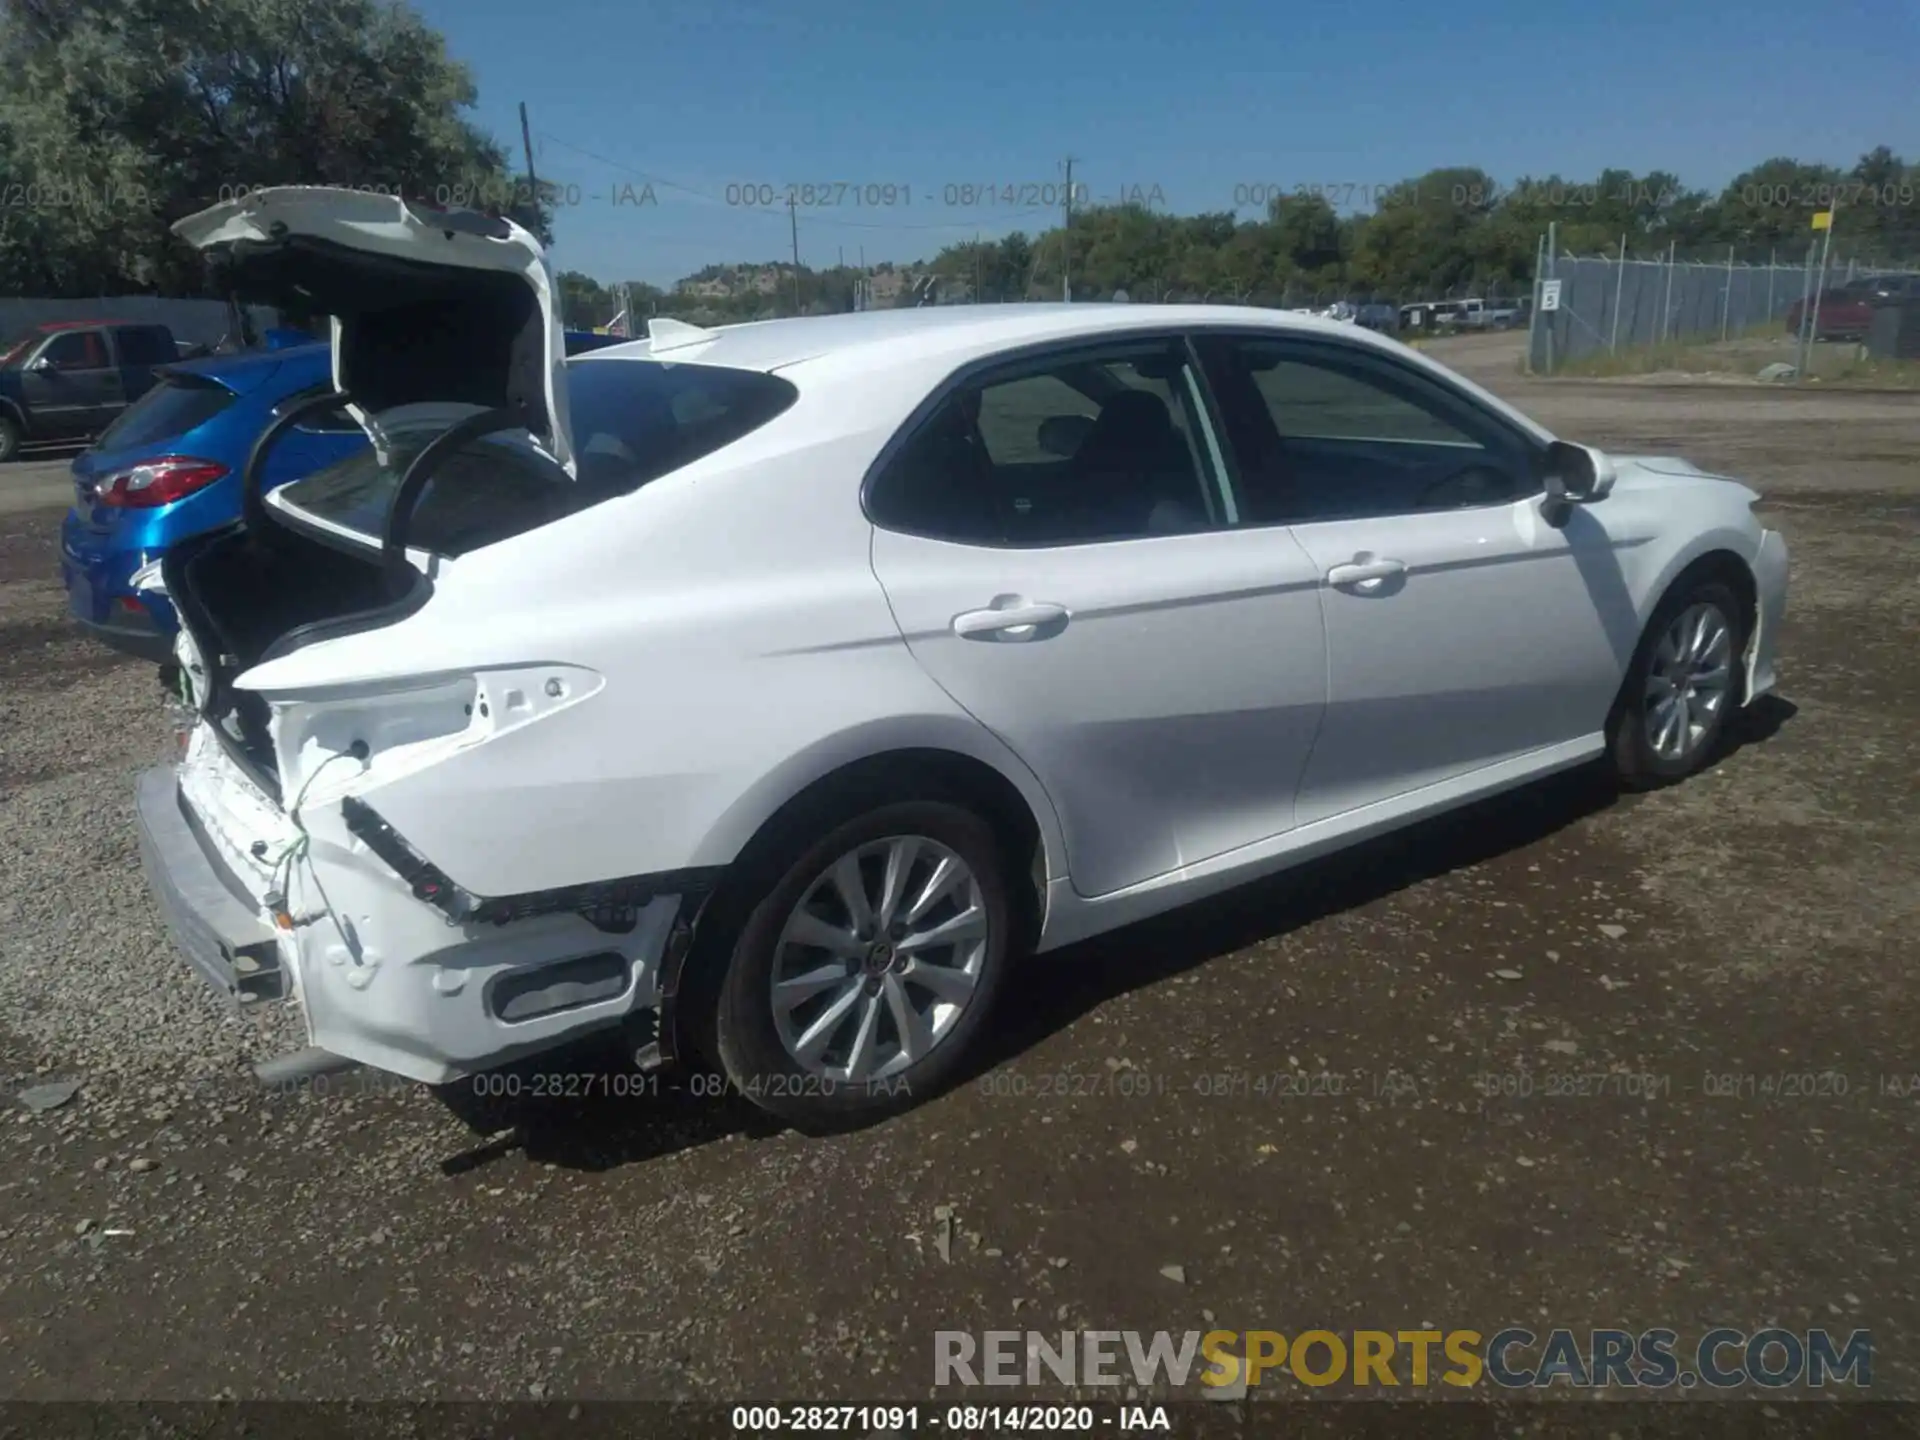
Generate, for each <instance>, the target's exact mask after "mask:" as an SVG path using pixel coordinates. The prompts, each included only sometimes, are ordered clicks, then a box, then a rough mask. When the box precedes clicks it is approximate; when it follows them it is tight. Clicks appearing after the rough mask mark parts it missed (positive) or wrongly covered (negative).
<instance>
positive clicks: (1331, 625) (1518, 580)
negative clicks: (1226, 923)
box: [1203, 336, 1635, 824]
mask: <svg viewBox="0 0 1920 1440" xmlns="http://www.w3.org/2000/svg"><path fill="white" fill-rule="evenodd" d="M1203 350H1204V353H1205V355H1206V357H1207V366H1208V374H1209V376H1210V378H1212V380H1213V381H1214V384H1215V386H1216V387H1217V391H1218V393H1219V395H1220V397H1221V407H1222V410H1223V412H1224V413H1225V416H1226V420H1227V427H1228V431H1229V433H1230V435H1231V437H1232V441H1233V448H1234V453H1235V456H1236V460H1237V464H1236V475H1237V477H1238V479H1239V482H1240V497H1239V504H1240V509H1241V511H1242V512H1243V514H1244V515H1245V516H1246V519H1247V521H1248V523H1251V524H1253V525H1256V526H1267V525H1270V526H1285V527H1288V528H1289V529H1290V533H1291V535H1292V536H1293V537H1294V538H1295V539H1296V540H1297V541H1298V543H1299V544H1300V545H1301V547H1302V548H1303V549H1304V550H1305V551H1306V552H1307V554H1308V555H1309V556H1311V557H1312V564H1313V569H1314V573H1315V575H1316V577H1317V578H1318V579H1319V581H1320V583H1321V585H1322V586H1323V587H1324V589H1323V592H1322V593H1323V597H1324V601H1325V615H1326V629H1327V649H1328V676H1329V691H1328V698H1327V716H1326V724H1325V725H1324V726H1323V727H1322V729H1321V732H1320V738H1319V740H1318V742H1317V743H1316V744H1315V746H1314V749H1313V753H1312V757H1311V759H1310V760H1309V761H1308V764H1307V768H1306V773H1305V777H1304V779H1303V781H1302V783H1301V788H1300V796H1299V802H1298V809H1297V818H1298V820H1299V823H1301V824H1308V823H1311V822H1312V821H1315V820H1322V819H1327V818H1329V817H1331V816H1335V815H1339V814H1343V813H1346V812H1348V811H1352V810H1357V809H1360V808H1362V807H1364V806H1366V805H1370V804H1374V803H1377V802H1379V801H1383V800H1391V799H1394V798H1396V797H1398V796H1401V795H1404V794H1407V793H1409V792H1411V791H1414V790H1418V789H1420V788H1421V787H1423V786H1427V785H1433V784H1438V783H1442V782H1445V781H1447V780H1451V779H1454V778H1457V777H1459V776H1462V775H1465V774H1467V773H1469V772H1471V771H1473V770H1476V769H1479V768H1481V767H1483V766H1486V765H1491V764H1496V763H1498V762H1501V761H1506V760H1518V759H1521V758H1522V757H1525V756H1527V755H1529V754H1530V753H1531V752H1535V751H1539V750H1542V749H1543V748H1545V747H1550V746H1554V745H1559V744H1562V743H1566V742H1572V741H1579V740H1583V739H1586V738H1590V737H1592V736H1593V735H1595V734H1596V733H1597V732H1598V731H1599V729H1600V726H1601V724H1602V722H1603V720H1604V717H1605V715H1606V712H1607V708H1608V706H1609V704H1610V703H1611V700H1612V697H1613V693H1614V691H1615V689H1616V688H1617V686H1618V684H1619V677H1620V674H1621V670H1622V667H1623V666H1624V665H1625V661H1626V652H1628V651H1630V650H1631V648H1632V644H1633V640H1634V630H1635V622H1634V618H1633V607H1632V602H1631V600H1630V598H1629V597H1628V596H1627V595H1626V592H1625V589H1624V586H1623V585H1622V584H1621V582H1620V579H1619V566H1618V564H1617V562H1616V561H1615V557H1614V555H1613V554H1612V542H1611V540H1610V539H1609V537H1608V534H1607V531H1606V529H1605V528H1604V524H1603V521H1602V519H1601V518H1600V517H1599V515H1598V512H1599V511H1600V510H1601V509H1602V508H1603V507H1593V508H1592V509H1587V508H1584V507H1583V508H1581V509H1579V510H1576V512H1575V513H1574V515H1573V516H1572V517H1571V518H1570V519H1569V521H1568V523H1567V524H1566V525H1565V526H1563V527H1561V528H1555V527H1553V526H1550V525H1548V524H1547V523H1546V521H1545V519H1544V518H1543V517H1542V514H1541V505H1540V501H1541V494H1540V486H1539V484H1538V483H1537V482H1536V480H1535V478H1534V476H1535V473H1536V470H1535V467H1536V463H1537V459H1536V454H1537V442H1535V441H1534V440H1533V439H1532V437H1530V436H1527V435H1525V434H1523V433H1522V432H1520V431H1519V430H1517V429H1516V428H1514V427H1512V426H1511V425H1510V424H1509V423H1508V422H1507V421H1506V420H1504V419H1503V418H1502V417H1499V416H1497V415H1495V414H1494V413H1493V412H1492V411H1490V410H1488V409H1486V408H1485V407H1484V406H1482V405H1481V404H1480V403H1479V402H1478V401H1477V400H1474V399H1473V398H1472V397H1471V396H1468V395H1465V394H1463V393H1461V392H1459V391H1456V390H1453V389H1452V388H1451V387H1449V386H1447V385H1445V384H1443V383H1442V382H1440V381H1439V380H1437V379H1435V378H1434V377H1432V376H1430V375H1429V374H1428V373H1427V372H1426V371H1424V370H1421V369H1417V368H1416V367H1414V366H1412V365H1408V364H1406V363H1404V362H1402V361H1400V360H1399V359H1398V358H1396V357H1394V356H1392V355H1390V354H1388V353H1386V352H1384V351H1381V350H1378V349H1375V348H1374V347H1372V346H1366V347H1362V346H1359V345H1355V344H1352V343H1349V342H1344V341H1340V340H1335V339H1326V340H1321V339H1304V338H1296V337H1290V336H1282V337H1271V336H1262V337H1252V336H1247V337H1234V338H1229V337H1220V338H1214V339H1209V340H1208V341H1206V342H1204V345H1203Z"/></svg>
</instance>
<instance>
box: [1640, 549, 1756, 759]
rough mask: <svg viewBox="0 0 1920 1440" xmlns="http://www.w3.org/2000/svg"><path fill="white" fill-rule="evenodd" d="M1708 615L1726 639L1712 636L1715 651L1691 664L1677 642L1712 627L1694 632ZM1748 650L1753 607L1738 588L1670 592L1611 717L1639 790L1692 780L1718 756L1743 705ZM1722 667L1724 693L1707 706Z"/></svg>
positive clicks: (1694, 586)
mask: <svg viewBox="0 0 1920 1440" xmlns="http://www.w3.org/2000/svg"><path fill="white" fill-rule="evenodd" d="M1703 614H1705V615H1708V616H1710V617H1711V621H1710V623H1712V624H1713V625H1714V626H1716V627H1717V628H1716V629H1715V630H1714V632H1713V633H1715V634H1717V635H1718V636H1719V637H1720V638H1718V639H1714V640H1712V641H1711V642H1710V644H1709V647H1708V648H1709V651H1710V653H1709V654H1707V655H1705V656H1703V657H1702V658H1701V660H1699V661H1697V662H1694V663H1691V664H1683V663H1681V661H1682V659H1683V658H1684V657H1682V656H1680V655H1679V654H1678V653H1677V651H1678V650H1679V648H1680V647H1679V646H1676V644H1675V643H1674V640H1675V637H1676V634H1678V635H1679V637H1680V638H1682V639H1688V638H1689V637H1692V636H1694V635H1695V634H1696V633H1705V632H1695V631H1694V630H1693V621H1694V617H1696V616H1700V615H1703ZM1683 623H1684V625H1685V627H1686V628H1685V630H1684V631H1682V630H1681V628H1680V627H1682V625H1683ZM1722 651H1724V656H1723V655H1722V653H1721V652H1722ZM1746 651H1747V610H1746V607H1745V606H1744V605H1742V604H1741V603H1740V597H1739V596H1738V595H1736V594H1735V593H1734V591H1733V589H1732V587H1731V586H1729V585H1727V584H1726V583H1725V582H1724V581H1721V580H1713V579H1699V580H1695V581H1691V582H1683V583H1682V584H1680V585H1677V586H1675V587H1674V588H1673V589H1672V590H1670V591H1669V592H1668V593H1667V595H1666V596H1665V597H1664V598H1663V599H1662V600H1661V602H1660V605H1659V608H1657V609H1656V610H1655V611H1654V613H1653V619H1652V620H1650V621H1649V622H1648V623H1647V629H1646V633H1645V634H1644V635H1643V636H1641V638H1640V646H1639V648H1638V650H1636V651H1635V653H1634V657H1633V664H1632V665H1630V666H1628V667H1627V677H1626V679H1625V681H1623V682H1622V684H1621V687H1620V695H1619V698H1618V699H1617V700H1616V701H1615V704H1614V713H1613V716H1612V717H1611V720H1610V723H1609V735H1608V740H1609V753H1610V754H1611V756H1612V761H1613V768H1614V772H1615V774H1616V775H1617V776H1618V777H1619V779H1620V781H1621V783H1622V784H1623V785H1625V786H1626V787H1627V788H1628V789H1631V790H1651V789H1657V788H1658V787H1660V786H1663V785H1671V784H1673V783H1674V782H1675V781H1677V780H1684V779H1685V778H1686V777H1687V776H1689V775H1692V774H1695V773H1697V772H1698V771H1700V770H1701V769H1703V768H1705V766H1706V765H1707V764H1708V763H1710V762H1711V761H1712V760H1713V758H1714V757H1715V756H1716V755H1717V754H1718V753H1719V752H1720V748H1721V745H1722V743H1723V742H1724V741H1725V739H1726V733H1727V726H1728V724H1729V723H1730V722H1731V720H1732V717H1733V715H1734V714H1735V712H1737V711H1738V710H1739V708H1740V704H1741V695H1742V693H1743V691H1744V688H1745V684H1746V675H1745V669H1744V665H1743V661H1744V659H1745V656H1746ZM1721 671H1723V672H1724V679H1723V683H1721V684H1719V685H1718V688H1717V695H1718V699H1717V701H1716V702H1714V703H1712V704H1711V706H1710V708H1708V707H1703V706H1702V705H1701V704H1700V703H1699V702H1700V701H1703V700H1707V699H1709V698H1710V697H1711V696H1712V695H1713V694H1714V693H1715V688H1714V687H1713V686H1711V685H1708V684H1705V683H1703V682H1704V681H1706V680H1708V679H1710V678H1712V677H1713V676H1714V675H1716V674H1718V673H1720V672H1721ZM1670 675H1671V676H1674V677H1676V678H1678V679H1679V680H1680V682H1681V686H1682V688H1681V689H1680V690H1679V691H1678V692H1677V693H1676V691H1675V690H1674V688H1673V681H1672V680H1671V679H1668V678H1667V677H1668V676H1670ZM1657 676H1658V677H1660V679H1659V680H1657V679H1656V677H1657ZM1661 680H1664V681H1665V684H1662V683H1660V682H1661ZM1689 696H1691V697H1692V698H1691V699H1689V698H1688V697H1689ZM1673 700H1677V701H1678V702H1679V703H1681V705H1682V708H1683V710H1684V711H1685V714H1684V716H1677V715H1676V714H1675V713H1674V711H1673V709H1672V708H1671V705H1670V704H1669V701H1673Z"/></svg>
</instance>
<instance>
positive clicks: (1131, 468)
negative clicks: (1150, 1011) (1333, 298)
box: [870, 340, 1326, 896]
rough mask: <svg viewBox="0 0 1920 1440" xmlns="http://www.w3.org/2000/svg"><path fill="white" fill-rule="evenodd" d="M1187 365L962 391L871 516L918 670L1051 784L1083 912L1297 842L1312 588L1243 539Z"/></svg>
mask: <svg viewBox="0 0 1920 1440" xmlns="http://www.w3.org/2000/svg"><path fill="white" fill-rule="evenodd" d="M1218 453H1219V451H1218V443H1217V440H1216V438H1215V437H1214V435H1213V433H1212V431H1211V429H1210V427H1209V426H1208V424H1207V422H1206V419H1205V414H1204V409H1203V407H1202V406H1201V404H1200V391H1199V386H1198V382H1197V377H1196V376H1195V374H1194V373H1193V372H1192V370H1191V369H1190V367H1189V364H1188V358H1187V353H1186V351H1185V349H1184V346H1182V345H1181V344H1179V343H1177V342H1173V341H1160V340H1150V341H1147V342H1144V343H1143V342H1140V341H1133V342H1130V343H1114V344H1110V345H1106V346H1103V347H1099V348H1096V349H1091V350H1089V349H1085V348H1082V349H1078V350H1074V351H1071V352H1061V353H1056V354H1053V355H1049V356H1043V357H1040V358H1038V359H1031V360H1025V361H1021V362H1018V363H1014V364H1010V365H1008V366H1005V367H1002V368H1000V369H997V370H992V371H989V372H986V373H983V374H979V375H977V376H975V377H971V378H970V379H969V380H968V381H967V382H966V383H965V384H963V385H962V386H960V387H958V388H957V389H956V390H955V391H954V392H953V393H952V394H951V395H949V396H948V397H947V399H946V400H945V401H944V403H943V404H942V405H941V406H940V407H939V408H938V409H937V410H936V411H935V412H934V413H933V414H932V415H931V416H930V417H929V418H928V419H927V420H926V421H925V422H924V423H923V424H921V425H920V426H919V427H918V428H917V430H916V431H915V432H914V434H913V435H912V436H911V438H910V439H909V440H908V441H907V442H906V443H905V444H904V445H902V446H901V447H900V449H899V450H898V451H897V452H896V454H895V455H894V457H893V459H892V460H891V461H890V462H889V463H888V464H887V466H886V467H885V468H884V469H883V470H882V471H881V473H880V474H879V475H878V476H877V477H876V480H875V484H874V487H873V490H872V492H871V495H870V504H871V509H872V513H873V515H874V518H875V520H876V522H877V526H878V528H877V530H876V532H875V535H874V545H873V563H874V569H875V572H876V573H877V575H878V577H879V579H880V582H881V584H882V585H883V586H884V587H885V589H886V592H887V596H888V598H889V600H890V601H891V602H892V605H893V610H894V614H895V617H896V619H897V620H898V622H899V625H900V628H901V631H902V633H903V634H904V636H905V637H906V640H907V644H908V646H909V647H910V649H911V650H912V652H913V654H914V656H915V658H916V659H917V660H918V661H919V662H920V663H921V665H922V666H924V667H925V669H926V670H927V672H928V673H929V674H930V675H931V676H932V677H933V678H934V680H935V681H936V682H937V683H939V685H940V686H941V687H942V688H943V689H945V690H946V692H947V693H948V695H950V696H951V697H952V698H953V699H954V701H955V702H956V703H958V704H959V705H960V706H962V707H963V708H964V709H966V710H967V711H969V712H970V713H971V714H972V715H973V716H974V717H975V718H976V719H977V720H979V721H980V722H981V723H982V724H983V725H985V726H986V727H987V728H988V729H990V730H992V731H994V732H995V733H996V734H997V735H999V736H1000V738H1001V739H1003V740H1004V741H1005V742H1006V743H1007V745H1008V746H1009V747H1010V748H1011V749H1012V750H1013V751H1014V752H1015V753H1016V754H1017V755H1019V756H1020V758H1021V759H1022V760H1023V761H1025V763H1026V764H1027V765H1028V766H1029V767H1030V768H1031V769H1032V770H1033V772H1034V773H1035V774H1036V775H1037V776H1038V777H1039V779H1040V781H1041V783H1042V785H1043V786H1044V787H1045V788H1046V790H1047V792H1048V795H1049V796H1050V798H1051V799H1052V801H1053V803H1054V807H1055V809H1056V811H1057V812H1058V814H1059V818H1060V822H1061V827H1062V830H1063V832H1064V834H1065V839H1066V845H1067V855H1068V867H1069V870H1070V872H1071V875H1072V881H1073V886H1074V889H1075V890H1076V891H1077V892H1079V893H1080V894H1082V895H1086V896H1097V895H1105V894H1110V893H1112V892H1114V891H1117V890H1122V889H1125V888H1127V887H1128V886H1131V885H1137V884H1139V883H1141V882H1143V881H1147V880H1152V879H1154V878H1155V877H1157V876H1160V875H1163V874H1165V873H1167V872H1168V871H1171V870H1175V869H1178V868H1179V867H1180V866H1182V865H1188V864H1193V863H1195V862H1198V861H1202V860H1206V859H1208V858H1211V857H1212V856H1215V855H1219V854H1222V853H1224V852H1226V851H1228V850H1231V849H1234V848H1236V847H1238V846H1241V845H1246V844H1249V843H1252V842H1255V841H1258V840H1262V839H1264V838H1266V837H1267V836H1269V835H1273V834H1277V833H1279V832H1280V831H1283V830H1286V829H1287V828H1289V827H1290V826H1291V825H1292V823H1293V803H1294V794H1295V791H1296V789H1297V787H1298V785H1299V781H1300V774H1301V767H1302V765H1303V764H1304V763H1305V760H1306V757H1307V753H1308V751H1309V749H1310V748H1311V745H1312V740H1313V735H1314V731H1315V729H1316V728H1317V726H1318V724H1319V721H1320V715H1321V710H1322V707H1323V704H1324V700H1325V695H1326V651H1325V642H1324V636H1323V634H1322V627H1321V620H1320V598H1319V595H1318V584H1319V577H1318V574H1317V573H1316V571H1315V568H1314V565H1313V563H1312V561H1311V560H1310V559H1309V557H1308V556H1307V554H1306V553H1305V552H1304V551H1303V550H1302V549H1301V548H1300V547H1299V546H1298V545H1297V544H1296V543H1295V542H1294V540H1293V539H1292V537H1291V536H1290V535H1288V534H1287V533H1286V532H1285V531H1284V530H1280V531H1268V532H1263V533H1256V532H1252V531H1236V530H1233V529H1231V528H1229V527H1230V526H1231V523H1232V518H1233V517H1232V511H1231V508H1230V501H1229V499H1228V497H1227V495H1226V493H1225V490H1224V487H1223V485H1222V483H1221V475H1220V469H1219V465H1218V462H1217V457H1218Z"/></svg>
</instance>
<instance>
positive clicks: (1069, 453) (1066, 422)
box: [1039, 415, 1093, 460]
mask: <svg viewBox="0 0 1920 1440" xmlns="http://www.w3.org/2000/svg"><path fill="white" fill-rule="evenodd" d="M1092 431H1093V417H1092V416H1091V415H1051V416H1049V417H1048V418H1046V419H1045V420H1042V421H1041V422H1040V435H1039V441H1040V448H1041V449H1042V450H1044V451H1046V452H1047V454H1049V455H1053V456H1056V457H1058V458H1059V459H1061V460H1070V459H1072V458H1073V456H1075V455H1077V454H1078V453H1079V451H1080V447H1081V446H1082V445H1084V444H1086V441H1087V436H1088V435H1089V434H1091V433H1092Z"/></svg>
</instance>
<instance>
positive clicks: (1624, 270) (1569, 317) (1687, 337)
mask: <svg viewBox="0 0 1920 1440" xmlns="http://www.w3.org/2000/svg"><path fill="white" fill-rule="evenodd" d="M1894 268H1900V267H1893V266H1884V265H1882V266H1875V265H1867V264H1862V263H1859V262H1857V261H1854V260H1841V259H1839V258H1837V257H1833V256H1829V257H1828V259H1827V267H1826V286H1827V288H1828V289H1831V288H1832V287H1834V286H1836V285H1839V284H1842V283H1844V282H1845V281H1847V280H1850V279H1854V278H1857V277H1861V276H1867V275H1873V274H1876V273H1879V272H1881V271H1884V270H1887V269H1894ZM1818 280H1819V253H1818V251H1817V250H1816V249H1813V248H1812V247H1809V251H1808V254H1807V255H1806V256H1804V257H1796V260H1795V263H1790V264H1789V263H1765V264H1747V263H1743V262H1742V261H1740V260H1739V259H1737V258H1732V257H1729V256H1727V255H1725V254H1723V255H1722V256H1721V257H1720V258H1718V259H1708V258H1704V257H1701V256H1698V255H1695V256H1692V257H1690V258H1686V259H1681V258H1678V257H1676V256H1673V255H1671V254H1668V255H1662V256H1660V257H1658V258H1657V259H1656V258H1652V257H1648V258H1645V259H1636V258H1634V257H1633V256H1632V255H1630V254H1629V255H1627V256H1626V257H1625V258H1624V259H1622V258H1621V257H1619V256H1600V255H1594V256H1576V255H1562V256H1560V257H1558V258H1557V259H1553V260H1548V261H1546V262H1545V263H1544V264H1543V266H1542V268H1541V273H1540V275H1539V277H1538V281H1537V283H1536V285H1535V290H1534V297H1535V298H1534V307H1533V317H1532V321H1531V324H1530V327H1529V330H1528V344H1527V363H1528V368H1529V369H1531V370H1532V371H1533V372H1534V373H1535V374H1541V375H1550V374H1552V373H1553V372H1554V371H1555V370H1557V369H1559V368H1560V367H1561V366H1562V365H1564V364H1566V363H1567V362H1568V361H1570V360H1579V359H1584V358H1585V357H1587V356H1589V355H1597V354H1605V353H1608V352H1618V351H1624V350H1632V349H1644V348H1645V347H1647V346H1652V345H1663V344H1672V343H1675V342H1681V341H1692V342H1700V341H1708V340H1717V339H1722V338H1726V337H1730V336H1734V335H1739V334H1741V333H1743V332H1748V331H1752V330H1755V329H1760V328H1778V329H1780V330H1782V331H1783V332H1784V330H1785V327H1786V322H1787V318H1788V312H1789V311H1790V310H1792V309H1793V307H1794V306H1795V305H1796V304H1798V303H1799V302H1800V301H1801V300H1802V299H1803V298H1804V297H1806V296H1808V295H1810V294H1811V293H1812V291H1813V290H1814V289H1815V288H1816V287H1817V284H1818ZM1552 281H1558V282H1559V286H1560V295H1559V304H1558V306H1557V307H1556V308H1554V309H1551V310H1549V309H1546V308H1545V306H1544V303H1543V292H1544V285H1545V283H1547V282H1552Z"/></svg>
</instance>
